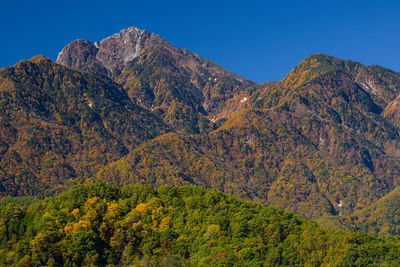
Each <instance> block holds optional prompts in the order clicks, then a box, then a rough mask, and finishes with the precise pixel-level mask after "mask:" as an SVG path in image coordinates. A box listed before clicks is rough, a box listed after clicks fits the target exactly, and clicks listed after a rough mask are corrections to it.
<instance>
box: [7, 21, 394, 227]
mask: <svg viewBox="0 0 400 267" xmlns="http://www.w3.org/2000/svg"><path fill="white" fill-rule="evenodd" d="M399 109H400V74H399V73H397V72H394V71H392V70H389V69H386V68H383V67H381V66H377V65H372V66H364V65H362V64H360V63H358V62H355V61H351V60H342V59H339V58H335V57H332V56H329V55H324V54H313V55H311V56H309V57H307V58H305V59H304V60H303V61H301V62H300V63H299V65H298V66H297V67H295V68H294V69H293V70H292V71H290V73H289V74H288V75H287V76H286V77H285V78H283V79H282V80H281V81H279V82H274V81H271V82H266V83H263V84H257V83H255V82H253V81H250V80H248V79H246V78H244V77H241V76H240V75H237V74H234V73H231V72H229V71H228V70H225V69H224V68H222V67H220V66H218V65H217V64H215V63H213V62H211V61H210V60H207V59H205V58H202V57H200V56H199V55H197V54H195V53H192V52H190V51H188V50H187V49H181V48H177V47H175V46H173V45H171V44H170V43H169V42H168V41H166V40H165V39H163V38H162V37H160V36H159V35H157V34H153V33H149V32H147V31H145V30H141V29H138V28H136V27H130V28H128V29H124V30H122V31H120V32H119V33H116V34H114V35H112V36H110V37H108V38H105V39H104V40H101V41H97V42H94V43H93V42H91V41H88V40H84V39H78V40H76V41H73V42H71V43H69V44H68V45H67V46H65V47H64V48H63V49H62V51H61V52H60V53H59V55H58V57H57V60H56V62H52V61H51V60H50V59H48V58H46V57H44V56H36V57H34V58H32V59H31V60H23V61H21V62H19V63H17V64H16V65H14V66H12V67H6V68H3V69H1V70H0V110H1V112H0V116H1V117H0V191H1V194H2V195H3V196H7V195H11V196H35V197H44V196H51V195H54V194H55V193H59V192H62V191H64V190H66V189H68V188H69V187H71V186H72V185H74V184H79V183H83V182H90V181H97V180H101V181H105V182H109V183H112V184H114V185H118V186H125V185H129V184H135V183H150V184H153V185H154V186H156V187H157V188H158V187H160V186H161V185H163V184H168V185H173V186H182V185H198V186H203V187H206V188H215V189H218V190H220V191H223V192H226V193H231V194H233V195H235V196H237V197H239V198H242V199H246V200H252V201H255V202H257V203H261V204H265V205H271V206H281V207H283V208H284V209H286V210H287V211H290V212H294V213H298V214H301V215H303V216H305V217H306V218H314V219H317V220H321V221H324V220H325V223H328V222H327V221H326V220H328V219H329V220H335V221H337V222H338V223H337V224H338V225H341V226H343V227H344V228H348V229H357V230H361V231H366V232H371V233H375V234H386V233H391V234H398V233H399V232H398V231H399V230H398V227H397V226H396V225H397V222H398V216H399V215H398V212H397V209H395V208H393V207H398V200H397V199H398V197H397V195H398V193H397V192H398V190H399V189H396V188H397V187H398V186H399V185H400V171H399V170H400V135H399V130H400V116H399V115H398V114H400V113H399V111H400V110H399ZM377 207H382V208H377ZM383 207H388V212H377V211H378V210H381V209H384V208H383ZM392 209H394V210H392ZM384 210H385V209H384ZM378 213H379V214H378ZM378 221H379V222H378ZM339 222H341V223H339Z"/></svg>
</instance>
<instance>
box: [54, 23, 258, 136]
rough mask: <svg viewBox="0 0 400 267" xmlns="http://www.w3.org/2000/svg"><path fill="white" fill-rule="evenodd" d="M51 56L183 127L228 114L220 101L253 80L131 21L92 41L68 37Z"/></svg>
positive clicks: (198, 128)
mask: <svg viewBox="0 0 400 267" xmlns="http://www.w3.org/2000/svg"><path fill="white" fill-rule="evenodd" d="M56 62H57V63H58V64H61V65H64V66H66V67H69V68H72V69H75V70H83V71H89V70H90V71H96V72H98V73H100V74H103V75H106V76H108V77H110V78H112V79H114V80H115V81H116V82H118V83H119V84H121V85H122V86H123V88H124V89H125V90H126V92H127V94H128V95H129V97H130V98H131V99H132V100H133V101H135V102H136V103H137V104H139V105H141V106H143V107H145V108H147V109H151V110H153V111H155V112H157V114H159V115H160V116H161V117H162V118H163V119H164V121H165V122H166V123H167V124H168V125H170V126H171V127H172V128H174V129H176V130H184V131H186V132H189V133H198V132H200V131H201V129H202V121H204V120H208V121H209V122H208V123H211V122H210V121H211V120H212V121H213V122H214V121H216V120H217V119H218V118H220V117H224V116H226V113H228V114H229V113H230V112H229V108H228V107H227V108H228V109H224V108H225V107H226V102H227V101H228V100H231V99H232V98H235V96H236V98H238V97H237V95H238V94H240V95H242V94H243V93H244V92H243V91H244V90H245V89H246V88H249V87H253V86H255V85H256V84H255V83H254V82H251V81H249V80H247V79H245V78H243V77H241V76H239V75H236V74H233V73H231V72H229V71H227V70H225V69H223V68H222V67H220V66H218V65H217V64H215V63H213V62H211V61H209V60H207V59H204V58H202V57H200V56H198V55H196V54H194V53H191V52H189V51H188V50H186V49H180V48H177V47H175V46H173V45H171V44H170V43H168V42H167V41H166V40H164V39H163V38H161V37H160V36H159V35H156V34H152V33H149V32H147V31H146V30H141V29H138V28H136V27H130V28H128V29H124V30H122V31H120V32H119V33H116V34H114V35H112V36H110V37H107V38H105V39H104V40H101V41H98V42H95V43H92V42H90V41H88V40H83V39H79V40H76V41H73V42H71V43H70V44H68V45H67V46H66V47H65V48H64V49H63V50H62V51H61V52H60V54H59V56H58V58H57V61H56ZM244 97H245V96H242V97H241V98H240V99H239V98H238V100H237V101H236V102H239V101H240V100H241V99H243V98H244Z"/></svg>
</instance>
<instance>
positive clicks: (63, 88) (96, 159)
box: [0, 56, 168, 195]
mask: <svg viewBox="0 0 400 267" xmlns="http://www.w3.org/2000/svg"><path fill="white" fill-rule="evenodd" d="M167 130H168V128H167V126H166V125H165V124H164V123H163V122H162V121H161V120H160V119H159V118H157V117H156V116H154V115H152V114H151V113H150V112H149V111H147V110H145V109H143V108H141V107H139V106H138V105H136V104H134V103H133V102H132V101H131V100H130V99H129V97H128V96H127V95H126V93H125V92H124V91H123V90H122V89H121V88H120V87H119V85H118V84H116V83H115V82H113V81H112V80H110V79H108V78H101V77H98V76H95V75H93V74H90V73H81V72H77V71H72V70H70V69H68V68H66V67H63V66H60V65H57V64H55V63H53V62H51V61H50V60H49V59H48V58H45V57H43V56H37V57H34V58H33V59H32V60H28V61H21V62H19V63H17V64H16V65H15V66H13V67H9V68H3V69H1V70H0V191H1V193H0V194H2V195H4V194H7V195H37V194H38V195H47V194H50V193H51V192H54V191H60V190H62V188H63V187H64V186H65V185H66V186H68V185H70V184H71V183H73V181H71V179H72V180H73V179H79V180H82V179H84V178H85V177H88V176H90V175H92V174H93V173H94V172H95V171H97V170H98V169H99V168H100V167H102V166H104V165H106V164H108V163H110V162H113V161H115V160H117V159H119V158H121V157H122V156H124V155H125V154H127V153H128V152H129V150H131V149H133V148H134V147H136V146H138V145H139V144H140V143H142V142H144V141H145V140H149V139H152V138H154V137H156V136H157V135H159V134H162V133H164V132H166V131H167Z"/></svg>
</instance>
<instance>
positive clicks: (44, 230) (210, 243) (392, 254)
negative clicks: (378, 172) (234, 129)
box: [0, 183, 400, 266]
mask: <svg viewBox="0 0 400 267" xmlns="http://www.w3.org/2000/svg"><path fill="white" fill-rule="evenodd" d="M16 200H17V201H18V199H16ZM399 250H400V242H399V240H398V239H396V238H393V237H386V238H378V237H372V236H367V235H362V234H357V233H352V232H344V231H340V230H325V229H322V228H320V227H318V226H317V225H316V224H315V223H314V222H310V221H306V220H305V219H303V218H301V217H300V216H298V215H293V214H290V213H286V212H284V211H283V210H282V209H278V208H271V207H265V206H261V205H257V204H255V203H250V202H244V201H241V200H238V199H235V198H234V197H232V196H230V195H226V194H223V193H221V192H218V191H216V190H214V189H204V188H200V187H194V186H184V187H171V186H162V187H160V188H159V189H155V188H153V187H152V186H150V185H133V186H132V185H131V186H127V187H123V188H117V187H113V186H110V185H108V184H102V183H94V184H92V183H88V184H84V185H79V186H74V187H73V188H71V189H70V190H69V191H67V192H65V193H63V194H61V195H59V196H56V197H52V198H46V199H44V200H42V201H39V202H36V203H34V204H30V205H29V204H28V205H27V206H25V205H23V204H16V203H15V202H13V199H8V202H6V203H4V202H3V201H1V202H0V264H2V265H7V266H20V265H26V266H30V265H33V266H42V265H55V266H65V265H68V266H69V265H74V266H75V265H76V266H82V265H83V266H88V265H94V266H110V265H138V266H141V265H152V266H186V265H193V266H204V265H211V266H217V265H218V266H227V265H241V266H255V265H257V266H258V265H274V266H275V265H277V266H321V265H324V266H325V265H326V266H331V265H335V266H336V265H337V266H369V265H372V266H375V265H383V266H396V265H398V264H399V262H400V256H399V255H400V254H399Z"/></svg>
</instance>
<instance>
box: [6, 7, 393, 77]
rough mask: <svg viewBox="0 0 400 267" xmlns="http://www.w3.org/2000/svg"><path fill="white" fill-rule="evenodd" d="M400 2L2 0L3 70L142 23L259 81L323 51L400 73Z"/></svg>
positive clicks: (143, 27) (200, 53)
mask: <svg viewBox="0 0 400 267" xmlns="http://www.w3.org/2000/svg"><path fill="white" fill-rule="evenodd" d="M398 2H399V1H385V0H381V1H369V0H365V1H352V0H348V1H324V0H319V1H306V0H303V1H279V0H275V1H251V0H249V1H217V0H213V1H209V0H202V1H189V0H188V1H158V0H153V1H151V0H141V1H136V0H131V1H118V0H114V1H102V0H97V1H84V0H81V1H76V0H70V1H57V0H53V1H40V0H37V1H26V0H21V1H18V0H16V1H12V0H8V1H3V2H2V3H1V5H0V8H1V10H2V12H1V16H0V23H1V35H0V36H1V37H0V38H1V39H0V67H4V66H10V65H13V64H15V63H16V62H18V61H19V60H21V59H28V58H31V57H32V56H34V55H37V54H43V55H45V56H48V57H50V58H51V59H53V60H55V58H56V56H57V54H58V52H59V51H60V50H61V49H62V48H63V47H64V46H65V45H66V44H67V43H69V42H70V41H72V40H75V39H78V38H85V39H88V40H91V41H96V40H100V39H102V38H104V37H107V36H109V35H111V34H113V33H115V32H118V31H119V30H120V29H122V28H126V27H129V26H137V27H139V28H142V29H147V30H148V31H150V32H154V33H157V34H159V35H161V36H162V37H164V38H165V39H167V40H168V41H170V42H171V43H172V44H174V45H176V46H178V47H184V48H187V49H188V50H190V51H192V52H195V53H197V54H199V55H201V56H203V57H205V58H208V59H211V60H212V61H214V62H216V63H218V64H220V65H221V66H223V67H225V68H226V69H228V70H230V71H233V72H235V73H238V74H241V75H243V76H245V77H247V78H249V79H252V80H254V81H257V82H264V81H269V80H280V79H281V78H283V77H284V76H285V75H286V74H287V73H288V72H289V71H290V70H291V69H292V68H293V67H295V66H296V65H297V64H298V63H299V62H300V61H301V60H302V59H303V58H305V57H307V56H308V55H310V54H312V53H316V52H320V53H325V54H330V55H333V56H337V57H340V58H346V59H353V60H356V61H359V62H361V63H363V64H379V65H382V66H384V67H387V68H391V69H393V70H395V71H400V50H399V49H400V3H398Z"/></svg>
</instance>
